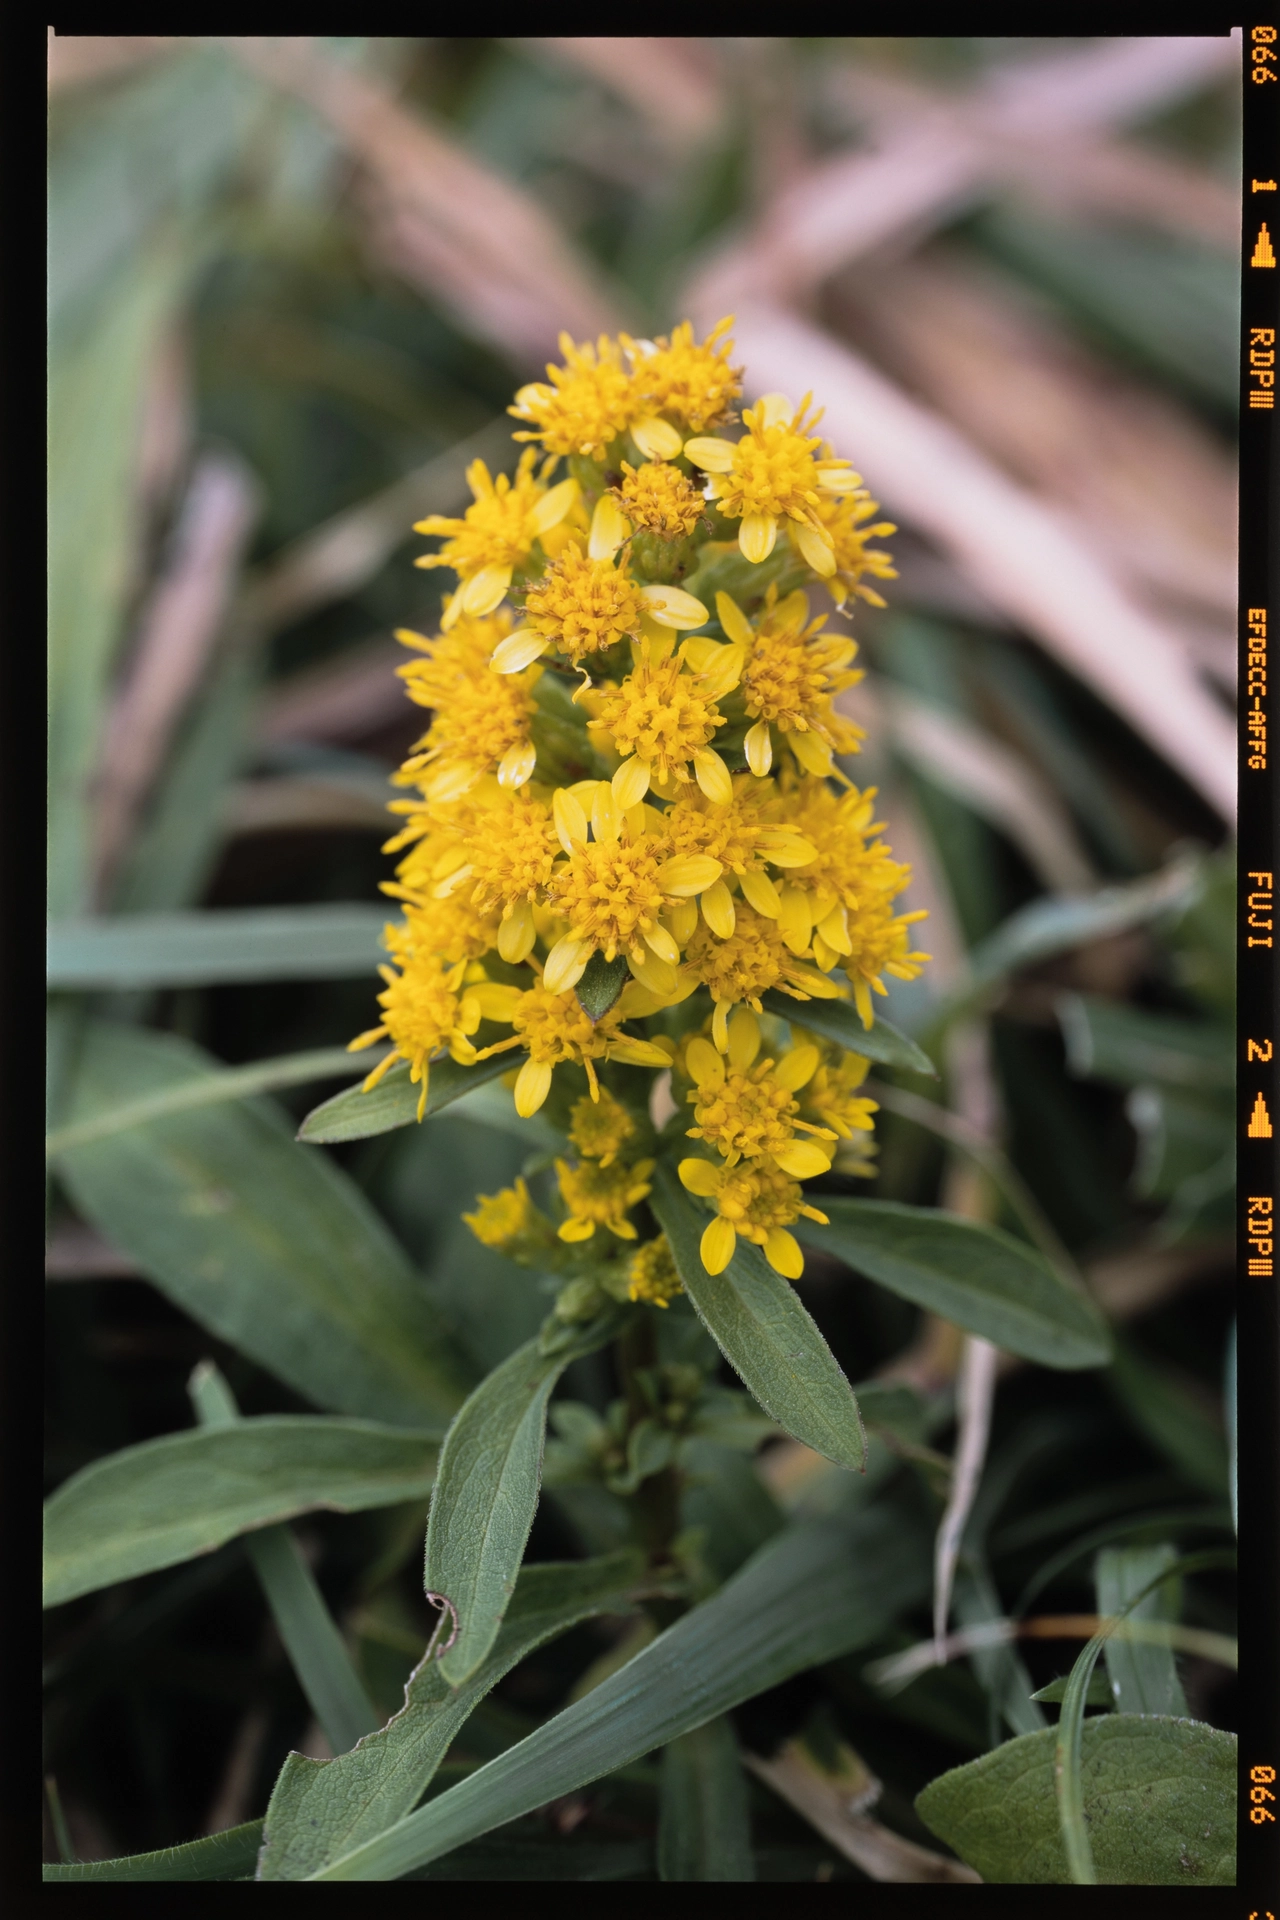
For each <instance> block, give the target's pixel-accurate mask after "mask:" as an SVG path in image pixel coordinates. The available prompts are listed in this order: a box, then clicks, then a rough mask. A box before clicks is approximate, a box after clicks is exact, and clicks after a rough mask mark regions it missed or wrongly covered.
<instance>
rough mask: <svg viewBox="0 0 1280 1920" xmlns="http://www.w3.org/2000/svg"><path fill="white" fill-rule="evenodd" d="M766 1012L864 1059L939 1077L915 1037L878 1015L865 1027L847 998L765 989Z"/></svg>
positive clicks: (935, 1077)
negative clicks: (793, 994) (793, 995)
mask: <svg viewBox="0 0 1280 1920" xmlns="http://www.w3.org/2000/svg"><path fill="white" fill-rule="evenodd" d="M761 1004H762V1006H763V1007H764V1010H765V1012H766V1013H774V1014H777V1016H778V1018H779V1019H780V1020H790V1021H792V1022H794V1024H795V1025H796V1026H798V1027H805V1028H806V1029H807V1030H808V1031H809V1032H810V1033H816V1034H818V1035H819V1036H820V1037H821V1038H822V1039H824V1040H834V1041H835V1042H836V1043H837V1045H838V1046H841V1047H844V1048H845V1049H846V1050H847V1051H848V1052H849V1053H860V1054H861V1055H862V1056H863V1058H864V1059H865V1060H876V1061H878V1062H879V1063H880V1065H881V1066H884V1067H905V1068H906V1069H907V1070H908V1072H910V1073H927V1074H928V1075H929V1077H930V1079H932V1080H936V1079H937V1077H938V1072H937V1068H936V1067H935V1066H934V1064H933V1062H932V1060H931V1059H930V1058H929V1056H928V1054H927V1053H922V1052H921V1050H920V1048H919V1047H918V1046H917V1045H916V1043H915V1041H914V1040H911V1039H908V1037H907V1035H906V1034H905V1033H901V1032H899V1030H898V1028H897V1027H895V1026H891V1025H890V1023H889V1021H887V1020H882V1019H880V1018H879V1017H878V1016H877V1019H876V1022H875V1025H874V1026H871V1027H864V1026H863V1024H862V1020H861V1018H860V1016H859V1014H858V1013H857V1011H856V1009H855V1008H853V1007H851V1006H850V1005H849V1003H848V1001H847V1000H803V1001H802V1000H793V999H792V998H791V996H790V995H789V994H786V993H776V992H774V993H766V994H765V995H764V996H763V998H762V1001H761Z"/></svg>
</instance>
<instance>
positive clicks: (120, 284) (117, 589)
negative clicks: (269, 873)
mask: <svg viewBox="0 0 1280 1920" xmlns="http://www.w3.org/2000/svg"><path fill="white" fill-rule="evenodd" d="M55 205H56V202H55V201H54V200H51V205H50V211H51V217H52V215H53V213H54V211H55ZM50 258H51V261H56V250H55V251H54V252H52V253H51V255H50ZM188 269H189V262H188V260H187V257H186V255H185V254H184V253H183V252H182V251H181V249H180V248H178V247H176V246H174V245H173V244H171V243H170V241H169V240H168V239H166V240H164V241H163V242H157V243H154V244H151V245H150V246H148V247H147V248H146V249H144V250H143V251H141V252H140V254H139V256H138V257H137V259H136V260H135V261H134V262H133V263H132V264H131V267H130V269H129V270H128V271H127V272H123V273H120V274H117V275H116V276H115V277H114V279H113V281H112V282H111V284H110V286H109V287H107V288H105V289H103V290H102V292H101V294H100V297H99V299H98V301H97V302H96V304H95V311H94V314H93V323H92V325H91V326H88V327H81V328H80V329H78V331H77V332H76V334H75V336H74V338H71V337H67V338H64V339H59V340H56V341H54V342H53V343H52V344H51V347H50V355H49V434H48V446H49V468H48V481H49V502H50V512H49V547H48V568H49V571H48V579H49V686H48V699H49V766H48V779H49V909H50V911H51V912H52V913H55V914H72V913H83V912H84V911H85V910H86V908H87V906H88V902H89V895H90V890H91V867H92V845H91V842H92V816H91V810H90V796H89V781H90V778H91V776H92V773H93V769H94V766H95V764H96V761H97V755H98V751H99V747H100V743H101V732H102V722H103V715H104V711H105V708H106V702H107V696H108V688H109V683H110V676H111V669H112V662H113V659H114V656H115V653H116V649H117V645H118V642H119V636H120V627H121V621H122V617H123V612H124V604H125V599H126V596H127V595H128V593H129V591H130V586H131V578H132V571H133V561H134V547H135V543H136V541H137V539H138V512H139V501H138V493H137V487H136V484H135V469H136V461H137V445H138V437H139V436H138V415H139V411H140V408H141V405H142V395H143V386H144V381H145V379H146V375H147V370H148V368H149V366H150V365H151V363H152V360H153V358H154V355H155V351H156V342H157V339H158V338H159V336H160V334H161V332H162V331H163V329H164V328H165V327H166V326H167V325H168V323H169V320H170V318H171V316H172V314H173V311H174V308H175V306H176V303H177V301H178V299H179V297H180V293H181V289H182V286H183V282H184V280H185V278H186V275H187V272H188Z"/></svg>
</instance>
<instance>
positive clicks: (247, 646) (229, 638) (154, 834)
mask: <svg viewBox="0 0 1280 1920" xmlns="http://www.w3.org/2000/svg"><path fill="white" fill-rule="evenodd" d="M235 618H236V616H235V615H233V616H232V619H233V620H234V619H235ZM265 667H266V662H265V660H264V658H263V649H262V648H261V647H260V646H258V645H255V644H253V636H252V635H251V634H249V633H246V632H245V631H244V630H243V629H239V630H236V629H235V628H232V629H231V630H229V631H228V632H227V633H226V635H225V637H224V639H223V641H222V642H221V643H220V645H219V649H218V653H217V655H216V657H215V659H214V661H213V664H212V666H211V667H210V669H209V672H208V674H207V676H206V678H205V680H204V683H203V685H202V686H201V687H200V689H199V691H198V692H197V693H196V695H195V696H194V698H193V699H192V702H191V705H190V707H189V709H188V711H187V713H186V715H185V717H184V719H183V722H182V725H181V727H180V728H179V730H178V733H177V737H176V739H175V741H174V745H173V748H172V751H171V753H170V754H169V756H168V759H167V762H166V764H165V766H164V768H163V770H162V772H161V774H160V777H159V779H158V780H157V782H156V786H155V789H154V791H153V793H152V795H151V797H150V799H149V801H148V804H147V811H146V815H145V817H144V818H143V819H142V820H141V821H140V822H139V824H138V829H137V832H136V835H135V837H134V839H133V840H132V841H131V842H130V844H129V846H128V847H127V848H126V849H125V854H124V858H123V861H122V863H121V868H120V872H119V875H118V877H117V879H116V882H115V885H114V887H113V888H112V891H111V901H110V904H111V910H112V912H113V913H115V914H121V915H124V914H135V913H164V912H172V911H174V910H175V909H179V908H183V907H191V906H193V905H194V904H195V902H196V901H198V900H199V899H200V897H201V895H202V894H203V892H204V890H205V888H206V886H207V885H208V883H209V881H210V879H211V878H212V876H213V869H214V867H215V865H216V864H217V860H218V856H219V853H220V851H221V848H222V846H223V843H224V841H225V840H226V838H227V816H226V808H225V801H226V798H227V794H228V790H229V789H230V786H231V783H232V781H233V780H234V779H235V778H236V776H237V775H238V774H239V773H240V772H241V771H242V770H243V768H244V766H245V763H246V761H247V760H248V759H249V758H250V757H251V755H252V753H253V751H254V744H255V743H254V722H255V707H256V696H257V695H258V693H259V689H260V686H261V683H262V681H263V678H264V674H265Z"/></svg>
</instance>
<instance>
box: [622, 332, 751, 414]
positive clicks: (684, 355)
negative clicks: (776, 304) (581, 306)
mask: <svg viewBox="0 0 1280 1920" xmlns="http://www.w3.org/2000/svg"><path fill="white" fill-rule="evenodd" d="M732 325H733V317H732V315H730V316H728V317H727V318H725V319H724V320H721V321H720V322H719V323H718V325H716V326H714V327H713V328H712V330H711V332H710V333H709V334H708V335H707V337H706V339H705V340H704V341H702V343H701V344H699V343H698V342H697V341H695V340H694V337H693V326H692V324H691V322H690V321H688V320H684V321H682V322H681V323H680V325H679V326H678V327H676V328H675V329H674V331H673V332H672V334H671V337H670V339H667V338H665V337H663V336H662V335H659V337H658V339H657V340H654V341H647V340H629V339H628V338H627V337H626V335H625V334H624V335H623V345H624V346H625V347H626V349H627V352H628V355H629V357H630V359H631V364H632V367H633V369H634V374H635V384H636V387H637V389H638V390H639V392H640V394H641V396H642V398H643V401H644V405H645V407H646V409H647V410H648V411H649V412H651V413H664V414H669V415H671V416H672V418H673V419H676V420H678V421H679V422H680V424H681V426H683V427H685V428H686V429H687V430H688V431H690V432H692V433H701V432H703V431H704V429H705V428H707V427H714V426H716V425H718V424H719V422H720V421H721V420H723V419H725V418H726V417H727V415H728V413H729V410H730V408H731V406H732V404H733V402H734V401H735V400H736V399H737V397H738V395H739V394H740V393H741V392H742V369H741V367H731V366H730V365H729V355H730V353H731V352H732V351H733V342H732V340H729V339H727V338H726V337H725V336H726V335H727V334H728V331H729V329H730V327H731V326H732Z"/></svg>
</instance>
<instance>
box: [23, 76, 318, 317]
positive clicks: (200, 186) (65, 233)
mask: <svg viewBox="0 0 1280 1920" xmlns="http://www.w3.org/2000/svg"><path fill="white" fill-rule="evenodd" d="M95 93H96V94H97V97H96V98H94V97H93V95H94V94H95ZM263 94H264V88H263V83H262V82H261V81H260V80H259V79H258V78H257V77H256V76H255V75H253V74H250V73H248V72H246V71H245V69H244V68H243V67H241V66H240V65H239V63H238V62H236V61H235V60H233V59H232V58H231V57H230V56H229V55H228V54H227V53H226V52H225V51H224V50H223V49H222V48H220V47H212V48H201V47H195V48H187V49H183V50H180V51H178V52H177V53H176V57H172V56H171V57H170V58H168V59H166V60H164V61H162V62H160V63H158V64H157V65H156V66H155V67H154V68H152V70H151V71H149V72H143V73H142V74H140V75H137V76H125V78H124V81H123V84H122V83H121V81H120V80H119V79H117V80H115V81H114V82H112V83H109V84H108V87H107V88H105V89H90V90H89V98H88V99H87V100H86V99H85V97H84V95H81V97H80V98H78V99H77V100H75V102H74V106H73V108H72V109H71V111H70V112H68V111H67V109H66V108H64V109H63V115H62V116H58V115H57V113H56V108H57V107H59V106H61V105H62V102H61V101H58V102H56V103H55V120H54V128H53V137H52V139H51V142H50V149H51V151H50V160H49V230H50V232H49V310H50V322H51V325H52V327H53V329H54V331H55V337H56V335H57V333H58V332H59V331H60V330H61V329H62V328H64V327H67V326H69V325H74V324H77V323H80V322H82V321H83V320H84V318H85V316H88V318H89V322H90V324H91V323H92V321H93V320H94V319H96V318H98V316H99V314H100V310H101V304H102V297H103V282H104V281H105V280H107V279H108V278H109V277H111V276H112V275H113V274H115V273H117V272H119V271H121V270H123V272H124V273H125V274H127V273H128V271H129V269H130V267H131V266H134V264H135V263H136V261H137V258H138V255H139V253H140V252H145V248H146V245H147V241H148V235H149V233H151V232H154V231H157V230H160V229H161V228H168V227H170V226H172V225H173V224H176V223H177V222H180V221H181V219H182V217H183V215H194V216H195V217H196V218H197V219H200V218H203V220H204V221H205V222H206V224H207V225H210V226H212V225H214V224H215V223H214V222H213V221H212V220H210V217H209V210H210V200H211V198H212V196H213V195H214V194H215V193H216V192H217V190H218V189H219V187H220V186H221V184H222V182H223V181H224V180H225V179H226V177H227V174H228V172H229V170H230V169H231V168H232V167H233V166H234V164H235V162H236V158H237V155H238V153H239V151H240V149H241V147H242V145H243V142H244V140H245V138H246V136H247V135H248V134H249V133H250V130H251V128H252V125H253V121H254V118H255V115H260V113H261V109H262V105H263ZM275 117H276V119H277V121H278V119H279V117H280V109H279V107H278V106H277V107H276V108H275ZM175 127H181V129H182V139H181V141H180V142H176V143H175V141H174V138H173V129H174V128H175Z"/></svg>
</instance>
